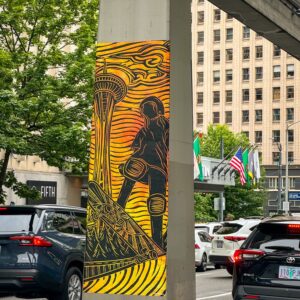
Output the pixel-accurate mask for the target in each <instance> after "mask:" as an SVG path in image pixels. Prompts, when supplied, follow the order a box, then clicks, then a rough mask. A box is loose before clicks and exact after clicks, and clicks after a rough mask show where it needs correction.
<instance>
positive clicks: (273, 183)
mask: <svg viewBox="0 0 300 300" xmlns="http://www.w3.org/2000/svg"><path fill="white" fill-rule="evenodd" d="M275 153H277V152H274V154H273V164H277V163H278V161H279V154H275ZM288 157H289V162H290V163H291V162H294V153H293V152H289V155H288ZM290 158H291V159H290ZM268 187H269V189H275V190H278V177H268ZM281 187H282V188H283V189H285V177H282V182H281ZM295 187H296V178H295V177H289V188H291V189H294V188H295Z"/></svg>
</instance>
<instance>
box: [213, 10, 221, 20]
mask: <svg viewBox="0 0 300 300" xmlns="http://www.w3.org/2000/svg"><path fill="white" fill-rule="evenodd" d="M220 20H221V11H220V10H219V9H215V10H214V21H215V22H219V21H220Z"/></svg>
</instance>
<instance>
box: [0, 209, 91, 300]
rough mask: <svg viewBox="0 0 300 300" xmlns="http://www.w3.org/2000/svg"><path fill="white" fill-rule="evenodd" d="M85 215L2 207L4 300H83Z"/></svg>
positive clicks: (73, 211) (0, 242) (0, 285)
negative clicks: (9, 298) (10, 298)
mask: <svg viewBox="0 0 300 300" xmlns="http://www.w3.org/2000/svg"><path fill="white" fill-rule="evenodd" d="M85 233H86V210H85V209H81V208H78V207H70V206H56V205H37V206H1V207H0V249H1V254H0V297H1V296H9V295H15V296H17V297H23V298H28V297H47V298H48V299H50V300H54V299H55V300H69V299H74V300H80V299H81V298H82V272H83V250H84V248H85Z"/></svg>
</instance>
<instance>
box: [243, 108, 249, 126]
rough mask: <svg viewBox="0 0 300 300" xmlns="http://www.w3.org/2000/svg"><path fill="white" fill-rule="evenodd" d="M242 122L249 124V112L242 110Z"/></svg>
mask: <svg viewBox="0 0 300 300" xmlns="http://www.w3.org/2000/svg"><path fill="white" fill-rule="evenodd" d="M242 122H243V123H249V110H242Z"/></svg>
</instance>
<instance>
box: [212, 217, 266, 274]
mask: <svg viewBox="0 0 300 300" xmlns="http://www.w3.org/2000/svg"><path fill="white" fill-rule="evenodd" d="M260 221H261V220H260V219H239V220H236V221H229V222H224V223H223V226H222V227H221V228H220V229H219V230H218V231H217V232H216V233H215V235H214V239H213V241H212V248H211V252H210V256H209V260H210V261H211V262H212V263H213V264H214V265H215V268H216V269H217V268H220V267H221V266H225V267H226V269H227V271H228V273H229V274H231V275H232V271H233V261H232V256H233V253H234V251H235V250H236V249H239V248H240V246H241V245H242V244H243V242H244V240H246V239H247V237H248V236H249V234H250V233H251V231H252V230H253V228H254V227H255V226H256V225H257V224H258V223H260Z"/></svg>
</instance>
